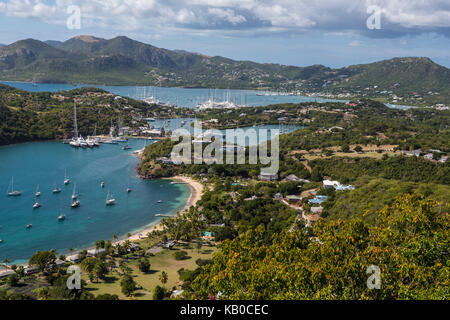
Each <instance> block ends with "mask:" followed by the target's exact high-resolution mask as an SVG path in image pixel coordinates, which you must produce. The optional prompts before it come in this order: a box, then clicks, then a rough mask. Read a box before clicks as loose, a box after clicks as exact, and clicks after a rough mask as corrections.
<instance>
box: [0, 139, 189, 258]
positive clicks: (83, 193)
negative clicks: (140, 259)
mask: <svg viewBox="0 0 450 320" xmlns="http://www.w3.org/2000/svg"><path fill="white" fill-rule="evenodd" d="M127 143H128V144H129V145H130V147H132V150H129V151H123V150H121V149H120V148H118V147H117V146H115V145H103V146H102V147H101V148H98V149H89V148H87V149H80V148H67V146H66V145H63V144H61V143H60V142H56V141H55V142H36V143H25V144H19V145H12V146H5V147H0V157H1V159H2V160H4V161H2V162H1V163H0V189H1V190H4V191H3V192H4V193H3V196H1V197H0V212H1V214H0V239H1V240H2V242H0V252H1V253H2V256H7V257H8V259H9V260H10V261H11V262H15V263H21V262H23V261H25V260H27V259H28V258H29V257H30V256H31V255H32V254H34V253H35V252H36V251H37V250H41V251H42V250H50V249H56V250H57V252H58V253H59V254H63V253H67V252H68V250H69V248H73V249H80V248H85V247H89V246H91V245H93V243H94V242H95V241H96V240H98V239H111V238H112V236H113V234H116V235H117V236H119V237H122V236H124V235H126V234H127V233H128V232H133V231H134V230H139V229H141V228H143V227H145V226H147V225H150V224H152V223H157V222H158V221H159V220H160V219H161V217H157V216H156V214H164V215H172V214H174V213H175V212H177V211H179V210H181V209H182V208H183V207H184V206H185V204H186V201H187V200H188V198H189V194H190V189H189V187H188V186H186V185H183V184H176V185H173V184H171V183H170V181H168V180H154V181H145V180H142V179H140V178H139V177H138V176H137V175H136V171H135V168H136V166H137V164H138V162H139V158H138V157H136V156H135V155H133V152H132V151H133V150H139V149H142V148H143V146H144V145H145V144H149V143H150V142H149V141H148V140H141V139H130V140H129V141H128V142H127ZM12 176H13V177H14V178H13V187H12V189H13V191H19V192H20V193H21V195H20V196H8V195H7V192H8V189H9V190H11V180H12V179H11V178H12ZM66 179H70V182H69V183H68V184H64V181H65V180H66ZM102 182H103V183H104V186H103V187H102ZM38 185H39V186H38ZM55 188H57V189H60V192H58V193H53V191H54V190H55ZM128 188H130V189H131V191H130V192H128V191H127V189H128ZM108 191H109V193H110V197H109V199H111V198H113V199H115V204H114V205H106V201H107V196H108ZM37 192H39V193H40V195H39V196H38V197H36V194H37ZM73 196H76V199H77V200H75V199H73ZM74 200H75V201H74ZM159 200H162V202H161V203H158V201H159ZM76 201H80V205H79V207H76V208H72V204H73V203H74V202H76ZM36 202H38V203H39V204H40V207H39V208H33V205H34V204H35V203H36Z"/></svg>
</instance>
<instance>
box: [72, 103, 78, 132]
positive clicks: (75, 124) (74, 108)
mask: <svg viewBox="0 0 450 320" xmlns="http://www.w3.org/2000/svg"><path fill="white" fill-rule="evenodd" d="M73 119H74V135H75V138H78V122H77V105H76V103H75V102H74V103H73Z"/></svg>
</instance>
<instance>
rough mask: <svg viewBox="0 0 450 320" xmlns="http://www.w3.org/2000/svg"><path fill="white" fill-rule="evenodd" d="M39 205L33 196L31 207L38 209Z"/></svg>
mask: <svg viewBox="0 0 450 320" xmlns="http://www.w3.org/2000/svg"><path fill="white" fill-rule="evenodd" d="M40 207H41V204H40V203H39V202H37V200H36V198H34V204H33V209H38V208H40Z"/></svg>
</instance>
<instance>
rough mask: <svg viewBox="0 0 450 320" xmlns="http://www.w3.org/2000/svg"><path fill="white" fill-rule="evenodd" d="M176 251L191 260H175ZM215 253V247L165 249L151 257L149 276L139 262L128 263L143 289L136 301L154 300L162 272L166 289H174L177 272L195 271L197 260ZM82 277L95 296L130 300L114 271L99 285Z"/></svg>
mask: <svg viewBox="0 0 450 320" xmlns="http://www.w3.org/2000/svg"><path fill="white" fill-rule="evenodd" d="M176 250H185V251H186V252H187V253H188V257H189V258H188V259H185V260H175V258H174V257H173V253H174V252H175V251H176ZM215 251H216V248H215V247H208V246H204V247H202V249H201V252H200V253H199V252H198V250H197V249H196V248H194V246H192V247H191V248H186V247H183V246H181V245H177V246H175V248H174V249H172V250H168V249H164V250H162V251H161V252H160V253H157V254H156V255H155V256H153V257H149V260H150V264H151V270H150V272H149V273H147V274H144V273H142V272H141V271H139V269H138V267H137V264H138V260H133V261H130V262H128V263H127V265H128V266H129V267H130V268H131V269H133V273H132V276H133V277H134V281H136V283H137V284H138V285H139V286H142V288H143V289H139V290H137V291H135V299H139V300H151V299H152V296H153V293H152V290H153V289H154V288H155V287H156V286H157V285H160V286H162V284H161V282H160V281H159V275H160V274H161V272H162V271H165V272H166V273H167V274H168V281H167V283H166V284H165V287H166V288H168V289H172V287H173V286H175V285H176V284H177V283H179V278H178V273H177V271H178V270H179V269H180V268H184V269H190V270H194V269H196V268H197V264H196V263H195V260H197V259H198V258H202V259H209V258H211V256H212V254H213V252H215ZM82 277H83V279H84V280H86V281H87V282H88V285H87V287H86V288H87V289H88V290H89V291H90V292H91V293H93V294H94V295H99V294H104V293H109V294H117V295H118V296H119V298H120V299H130V298H127V297H126V296H125V295H123V293H122V291H121V289H120V278H121V277H120V275H119V274H118V273H117V271H113V272H112V273H110V274H108V275H107V277H106V280H105V281H101V282H99V283H90V282H89V280H88V276H87V274H83V275H82Z"/></svg>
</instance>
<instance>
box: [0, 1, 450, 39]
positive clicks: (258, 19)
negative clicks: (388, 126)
mask: <svg viewBox="0 0 450 320" xmlns="http://www.w3.org/2000/svg"><path fill="white" fill-rule="evenodd" d="M70 5H78V6H79V7H80V8H81V19H82V27H97V28H108V29H113V30H128V31H139V32H150V33H170V32H179V31H183V32H187V33H189V32H193V33H196V34H199V33H201V32H204V33H205V34H211V33H217V34H223V35H227V36H240V35H242V34H246V35H248V34H254V35H267V34H273V33H301V32H305V31H311V30H319V31H325V32H346V33H360V34H364V35H366V36H368V37H382V38H384V37H386V38H390V37H397V36H402V35H405V34H419V33H424V32H433V33H438V34H443V35H445V36H450V2H449V1H446V0H428V1H422V0H391V1H388V0H361V1H355V0H334V1H330V0H328V1H325V0H317V1H314V2H312V1H306V0H184V1H182V0H171V1H167V0H0V14H3V15H6V16H12V17H19V18H35V19H40V20H42V21H44V22H47V23H51V24H60V25H65V20H66V18H67V17H68V16H69V14H68V13H67V8H68V7H69V6H70ZM371 5H376V6H378V7H379V8H380V9H381V10H382V15H381V28H382V29H381V30H368V29H367V27H366V20H367V18H368V17H369V16H370V13H367V8H368V7H369V6H371Z"/></svg>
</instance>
